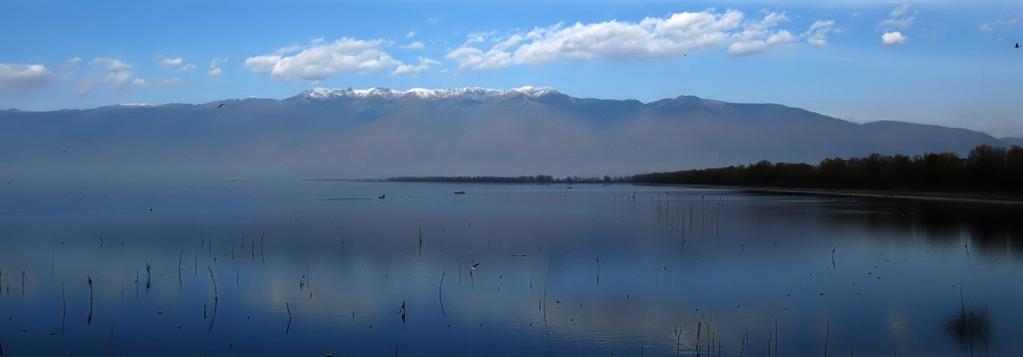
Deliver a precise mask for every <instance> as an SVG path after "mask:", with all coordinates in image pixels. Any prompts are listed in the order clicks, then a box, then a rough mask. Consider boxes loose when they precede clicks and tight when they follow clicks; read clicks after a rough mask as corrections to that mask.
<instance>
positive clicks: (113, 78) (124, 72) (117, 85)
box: [78, 57, 146, 96]
mask: <svg viewBox="0 0 1023 357" xmlns="http://www.w3.org/2000/svg"><path fill="white" fill-rule="evenodd" d="M89 65H91V66H93V67H98V68H99V69H100V70H101V71H102V74H101V75H99V76H91V77H87V78H85V79H84V80H83V81H82V82H81V84H80V85H79V89H78V94H79V95H82V96H85V95H88V94H89V92H91V91H92V89H93V88H94V87H96V86H99V85H104V84H106V85H109V86H111V87H113V88H114V89H121V88H124V87H127V86H132V87H142V86H145V85H146V80H145V79H142V78H138V77H136V76H135V71H134V68H135V67H134V66H132V65H130V64H128V63H125V62H124V61H121V60H120V59H117V58H111V57H96V58H93V59H92V61H89Z"/></svg>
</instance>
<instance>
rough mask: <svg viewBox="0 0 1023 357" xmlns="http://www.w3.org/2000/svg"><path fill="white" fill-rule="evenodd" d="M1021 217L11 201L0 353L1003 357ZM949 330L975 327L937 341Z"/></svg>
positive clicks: (73, 196) (31, 196)
mask: <svg viewBox="0 0 1023 357" xmlns="http://www.w3.org/2000/svg"><path fill="white" fill-rule="evenodd" d="M461 190H464V191H465V192H466V193H465V194H464V195H456V194H453V192H454V191H461ZM382 194H386V198H384V199H380V198H378V196H379V195H382ZM1020 218H1021V217H1020V211H1019V210H1018V208H1017V207H1012V206H999V205H986V206H975V205H966V204H958V203H919V202H912V201H885V200H872V199H853V198H833V197H821V196H794V195H777V194H763V193H750V192H741V191H734V190H724V189H700V188H687V187H670V186H636V185H627V184H613V185H598V184H575V185H573V186H572V187H571V188H570V187H569V186H567V185H564V184H550V185H502V184H490V185H472V184H433V183H350V182H303V181H193V182H155V181H148V182H75V183H67V182H63V183H59V184H58V183H54V182H39V181H14V182H10V183H7V184H6V185H5V187H3V188H2V189H0V245H2V246H3V247H4V249H3V250H0V269H2V276H0V287H2V289H0V290H2V292H0V312H2V316H0V317H2V319H0V344H2V347H3V351H4V353H5V354H6V355H9V356H23V355H68V354H71V353H73V355H75V356H89V355H109V354H116V355H161V354H167V355H203V354H207V353H208V354H210V355H320V356H322V355H324V354H326V353H333V354H334V355H337V356H341V355H392V354H394V353H395V352H396V351H397V353H398V354H399V355H401V356H416V355H418V356H429V355H448V354H453V355H484V354H486V355H489V356H520V355H544V354H549V355H610V354H612V353H613V354H614V355H616V356H619V355H621V356H624V355H632V356H637V355H640V354H641V353H642V354H643V355H645V356H673V355H675V354H676V351H680V353H682V354H695V353H696V349H697V336H698V335H699V341H700V342H699V349H700V353H701V354H711V352H710V350H711V349H713V350H714V351H715V352H713V353H714V354H716V353H717V351H718V350H719V349H720V353H721V355H728V356H734V355H739V353H740V351H741V352H742V353H743V354H744V355H754V356H763V355H767V351H768V349H769V348H770V349H772V352H771V353H774V352H773V349H775V348H776V349H777V350H778V354H780V355H820V354H823V352H824V350H825V348H826V346H827V348H828V349H829V351H830V353H832V354H842V355H846V354H848V353H850V351H852V352H853V353H854V354H856V355H887V354H892V353H893V352H894V353H897V354H898V355H940V356H954V355H971V354H975V355H985V354H986V355H1014V354H1019V353H1021V351H1023V343H1021V341H1020V340H1019V339H1017V338H1015V337H1014V336H1018V335H1019V334H1020V333H1021V332H1023V331H1021V326H1020V324H1018V321H1020V320H1021V319H1023V308H1021V306H1020V305H1019V304H1018V301H1019V300H1020V298H1023V280H1021V277H1020V275H1019V274H1018V272H1019V271H1020V269H1021V261H1020V251H1021V247H1020V241H1019V237H1020V230H1021V228H1023V227H1021V226H1020V223H1019V222H1021V220H1020ZM147 266H148V267H149V268H148V270H147ZM87 279H91V280H92V287H91V288H92V292H91V293H90V285H89V283H88V281H87ZM961 294H962V295H961ZM90 295H91V296H92V302H91V304H90ZM90 305H91V307H90ZM65 306H66V308H65ZM90 311H91V312H90ZM289 311H290V312H289ZM964 311H965V312H966V313H967V314H977V315H980V314H983V316H984V318H985V320H984V321H983V325H982V326H981V327H976V328H971V329H967V330H963V329H956V328H953V327H952V326H954V322H955V321H956V318H957V314H959V313H961V312H964ZM971 321H973V320H971ZM971 326H972V325H971ZM698 328H699V329H700V332H699V333H698V332H697V329H698ZM676 329H677V330H676ZM675 331H678V335H676V334H675ZM775 333H777V335H775ZM775 338H776V339H777V342H775ZM744 340H745V341H746V343H745V344H744V343H743V341H744ZM825 341H827V342H825ZM769 344H770V345H771V347H768V346H769Z"/></svg>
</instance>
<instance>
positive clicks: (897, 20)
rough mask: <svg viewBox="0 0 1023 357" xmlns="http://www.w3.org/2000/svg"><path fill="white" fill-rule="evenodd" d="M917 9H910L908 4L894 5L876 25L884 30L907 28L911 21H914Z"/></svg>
mask: <svg viewBox="0 0 1023 357" xmlns="http://www.w3.org/2000/svg"><path fill="white" fill-rule="evenodd" d="M916 15H917V11H915V10H914V11H912V12H911V11H910V10H909V4H903V5H900V6H896V7H895V8H894V9H892V12H891V13H889V14H888V18H887V19H884V21H881V23H880V24H878V27H879V28H880V29H882V30H885V31H891V30H895V29H903V30H905V29H908V28H910V26H913V22H914V21H916Z"/></svg>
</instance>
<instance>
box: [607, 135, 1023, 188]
mask: <svg viewBox="0 0 1023 357" xmlns="http://www.w3.org/2000/svg"><path fill="white" fill-rule="evenodd" d="M627 181H630V182H636V183H665V184H701V185H738V186H761V187H789V188H827V189H906V190H949V191H978V192H1014V193H1017V192H1023V148H1020V147H1018V146H1013V147H1012V148H1009V149H1005V148H1001V147H994V146H988V145H981V146H978V147H976V148H974V149H973V150H971V151H970V153H969V156H967V157H965V158H961V157H959V156H958V155H956V154H954V153H932V154H924V155H917V156H913V157H909V156H905V155H880V154H872V155H870V156H867V157H859V158H850V159H842V158H829V159H824V160H822V161H821V162H820V163H819V164H817V165H810V164H804V163H784V162H779V163H771V162H769V161H760V162H758V163H756V164H752V165H739V166H729V167H722V168H711V169H699V170H683V171H674V172H656V173H648V174H640V175H635V176H632V177H630V178H628V179H627Z"/></svg>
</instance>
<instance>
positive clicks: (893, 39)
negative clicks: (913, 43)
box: [881, 31, 909, 46]
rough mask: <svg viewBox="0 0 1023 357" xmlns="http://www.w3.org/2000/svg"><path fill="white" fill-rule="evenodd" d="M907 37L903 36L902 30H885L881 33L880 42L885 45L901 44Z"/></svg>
mask: <svg viewBox="0 0 1023 357" xmlns="http://www.w3.org/2000/svg"><path fill="white" fill-rule="evenodd" d="M907 39H909V37H906V36H903V35H902V32H899V31H894V32H885V33H884V34H883V35H881V44H882V45H885V46H894V45H901V44H903V43H905V42H906V40H907Z"/></svg>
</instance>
